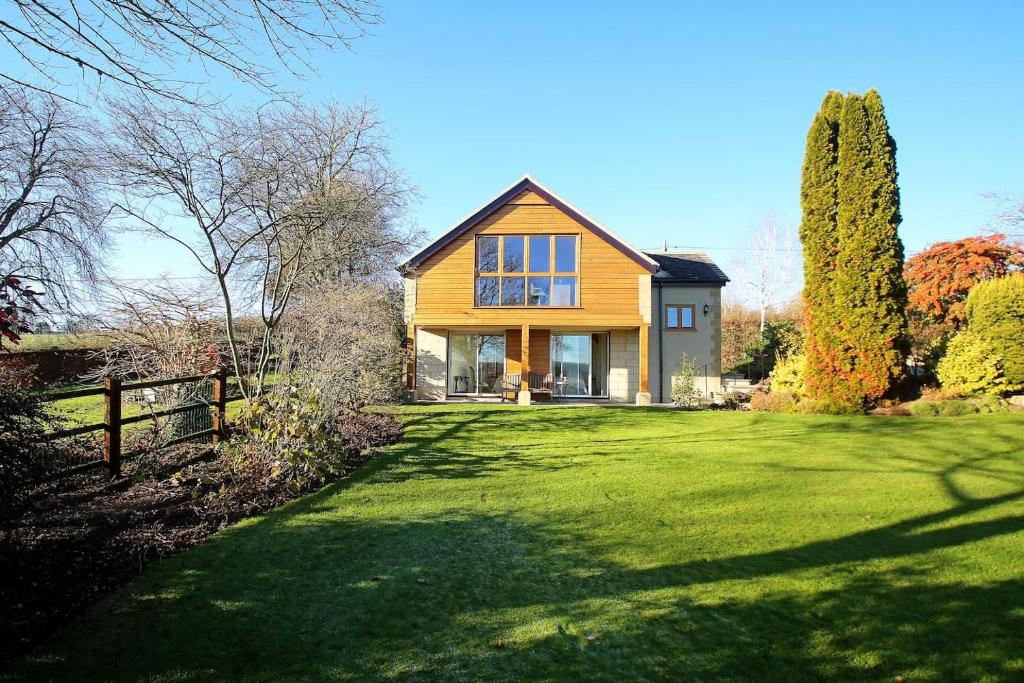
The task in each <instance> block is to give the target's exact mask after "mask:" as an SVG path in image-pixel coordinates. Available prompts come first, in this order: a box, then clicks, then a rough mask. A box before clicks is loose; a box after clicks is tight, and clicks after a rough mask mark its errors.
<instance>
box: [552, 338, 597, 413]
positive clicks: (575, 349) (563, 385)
mask: <svg viewBox="0 0 1024 683" xmlns="http://www.w3.org/2000/svg"><path fill="white" fill-rule="evenodd" d="M551 374H552V376H553V381H554V383H555V386H556V387H560V389H559V391H558V393H560V394H561V395H563V396H570V397H577V398H582V397H601V396H607V395H608V394H607V391H608V335H607V334H605V333H602V334H590V333H585V334H583V333H579V334H578V333H571V334H566V333H553V334H552V335H551Z"/></svg>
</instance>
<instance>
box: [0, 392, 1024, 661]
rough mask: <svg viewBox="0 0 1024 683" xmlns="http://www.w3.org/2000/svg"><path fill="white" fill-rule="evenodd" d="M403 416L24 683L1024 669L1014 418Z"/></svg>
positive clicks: (46, 653)
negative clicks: (308, 491) (381, 441)
mask: <svg viewBox="0 0 1024 683" xmlns="http://www.w3.org/2000/svg"><path fill="white" fill-rule="evenodd" d="M402 414H403V416H404V419H405V420H406V423H407V428H408V434H407V438H406V439H405V440H404V441H403V442H402V443H401V444H399V445H398V446H396V447H394V448H393V449H392V450H390V451H389V452H388V453H386V454H384V455H382V456H380V457H378V458H377V459H376V460H375V461H373V462H372V463H370V464H369V465H367V466H366V467H365V468H364V469H363V470H361V471H360V472H359V473H357V474H356V475H354V476H352V477H351V478H349V479H348V480H346V481H343V482H340V483H338V484H335V485H333V486H330V487H328V488H327V489H325V490H323V491H322V492H320V493H319V494H316V495H313V496H310V497H308V498H305V499H302V500H299V501H296V502H294V503H293V504H290V505H287V506H285V507H283V508H281V509H278V510H277V511H275V512H272V513H270V514H267V515H265V516H264V517H261V518H258V519H253V520H249V521H247V522H243V523H241V524H239V525H237V526H236V527H233V528H232V529H229V530H228V531H226V532H224V533H221V534H219V535H218V536H216V537H214V538H213V539H212V540H210V541H208V542H207V543H205V544H204V545H202V546H200V547H199V548H197V549H195V550H193V551H190V552H188V553H185V554H184V555H180V556H177V557H175V558H172V559H170V560H167V561H164V562H161V563H159V564H157V565H154V566H152V567H151V568H149V569H148V570H147V571H146V572H145V573H144V574H143V575H142V576H141V577H140V578H139V579H138V580H136V581H134V582H133V583H132V584H130V585H129V586H128V587H127V588H126V589H125V590H124V591H122V592H121V593H120V594H119V595H118V596H116V597H115V598H113V599H111V600H109V601H107V602H105V603H102V604H100V605H99V606H98V608H97V609H95V610H94V612H93V614H92V615H91V616H89V617H87V618H85V619H83V620H81V621H80V622H79V623H77V624H76V625H74V626H73V627H71V628H70V629H68V630H67V631H66V632H65V634H64V635H63V636H62V637H61V638H59V639H58V640H57V641H56V642H54V643H52V644H51V645H49V646H46V647H44V648H43V649H41V650H39V651H37V652H36V653H35V654H34V656H33V657H32V658H31V659H30V660H28V661H27V662H24V663H23V665H22V666H21V667H20V669H19V670H18V671H17V672H15V674H14V675H13V677H14V678H15V679H59V680H75V681H84V680H113V681H137V680H152V681H171V680H174V681H179V680H226V679H247V680H260V681H283V680H350V681H362V680H381V679H388V680H390V679H401V680H465V681H475V680H525V679H532V680H567V681H568V680H606V681H622V680H631V679H654V680H688V679H702V680H726V679H744V680H807V679H822V678H841V679H844V680H849V679H854V680H883V681H894V680H899V678H898V677H904V679H905V680H908V681H921V680H935V681H940V680H941V681H948V680H1011V679H1015V680H1020V679H1021V678H1024V417H1022V416H1020V415H986V416H969V417H960V418H905V417H821V416H799V415H767V414H751V413H680V412H671V411H666V410H659V409H653V408H652V409H639V408H567V407H562V408H531V409H520V408H517V407H504V408H499V407H490V408H479V407H460V406H441V407H415V408H408V409H404V410H403V412H402Z"/></svg>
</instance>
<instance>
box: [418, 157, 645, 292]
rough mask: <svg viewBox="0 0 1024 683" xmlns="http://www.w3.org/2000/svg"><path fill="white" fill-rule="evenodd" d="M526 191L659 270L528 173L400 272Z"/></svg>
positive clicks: (448, 232) (444, 235) (424, 248)
mask: <svg viewBox="0 0 1024 683" xmlns="http://www.w3.org/2000/svg"><path fill="white" fill-rule="evenodd" d="M526 190H530V191H532V192H535V193H536V194H538V195H540V196H541V197H543V198H544V200H545V201H546V202H548V203H549V204H551V205H552V206H554V207H555V208H557V209H559V210H560V211H562V212H563V213H565V214H566V215H568V216H569V217H570V218H572V219H573V220H574V221H576V222H577V223H579V224H580V225H582V226H584V227H585V228H588V229H589V230H591V231H592V232H594V233H595V234H596V235H597V236H598V237H600V238H602V239H603V240H605V241H606V242H608V243H609V244H611V245H612V246H614V247H615V248H616V249H618V250H619V251H621V252H622V253H623V254H625V255H626V256H628V257H629V258H631V259H633V260H634V261H636V262H637V263H638V264H640V265H641V266H643V267H644V268H646V269H647V270H649V271H650V272H651V273H654V272H655V271H656V270H658V264H657V262H656V261H655V260H654V259H652V258H650V257H649V256H648V255H647V254H645V253H643V252H642V251H640V250H639V249H637V248H636V247H634V246H633V245H631V244H629V243H628V242H626V240H624V239H622V238H621V237H619V236H618V235H616V234H615V233H614V232H612V231H611V230H609V229H608V228H606V227H604V226H603V225H601V224H600V223H598V222H597V221H595V220H594V219H593V218H590V217H589V216H587V215H586V214H585V213H583V212H582V211H580V210H579V209H577V208H576V207H574V206H573V205H572V204H570V203H569V202H567V201H565V200H564V199H562V198H561V197H559V196H558V195H556V194H555V193H554V192H552V191H551V190H549V189H547V188H546V187H544V186H543V185H541V184H540V183H538V182H537V181H536V180H534V179H533V178H531V177H530V176H528V175H524V176H523V177H522V178H521V179H520V180H518V181H517V182H515V183H513V184H512V185H511V186H510V187H509V188H508V189H506V190H504V191H503V192H501V193H500V194H499V195H498V196H497V197H495V198H494V199H492V200H491V201H489V202H487V203H486V204H484V205H483V206H481V207H480V208H479V209H477V210H476V211H474V212H473V213H471V214H470V215H469V216H467V217H466V218H464V219H462V220H461V221H459V222H458V223H456V224H455V225H453V226H452V227H451V228H449V229H448V230H446V231H445V232H444V233H442V234H441V236H440V237H437V238H436V239H434V240H432V241H430V242H429V243H428V244H427V245H426V246H424V247H423V248H422V249H420V250H419V251H417V252H416V253H415V254H413V255H412V256H410V257H409V259H408V260H407V261H406V262H405V263H403V264H402V265H400V266H399V267H398V271H399V272H401V273H405V272H407V271H409V270H411V269H413V268H415V267H416V266H418V265H420V264H421V263H423V262H424V261H426V260H427V259H428V258H430V257H431V256H432V255H433V254H435V253H437V251H438V250H440V249H441V248H442V247H444V246H445V245H446V244H448V243H449V242H451V241H452V240H454V239H455V238H456V237H458V236H459V235H461V234H463V233H464V232H466V231H467V230H470V229H471V228H473V226H475V225H477V224H478V223H480V221H482V220H484V219H485V218H487V217H488V216H489V215H491V214H492V213H494V211H496V210H497V209H498V208H500V207H501V206H502V205H504V204H507V203H508V202H509V201H511V200H512V199H513V198H515V197H516V196H517V195H519V194H520V193H522V192H524V191H526Z"/></svg>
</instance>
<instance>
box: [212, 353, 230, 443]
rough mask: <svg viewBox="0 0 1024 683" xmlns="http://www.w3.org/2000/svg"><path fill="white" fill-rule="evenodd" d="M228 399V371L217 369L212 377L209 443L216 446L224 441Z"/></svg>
mask: <svg viewBox="0 0 1024 683" xmlns="http://www.w3.org/2000/svg"><path fill="white" fill-rule="evenodd" d="M227 398H228V371H227V370H226V369H225V368H217V372H215V373H214V375H213V405H212V406H211V409H212V410H213V434H212V435H211V437H210V442H211V443H212V444H213V445H214V446H216V445H217V444H219V443H220V442H221V441H222V440H223V439H224V412H225V407H226V406H227Z"/></svg>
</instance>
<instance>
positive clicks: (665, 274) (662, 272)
mask: <svg viewBox="0 0 1024 683" xmlns="http://www.w3.org/2000/svg"><path fill="white" fill-rule="evenodd" d="M654 277H672V273H670V272H668V271H667V270H662V269H660V268H659V269H658V272H657V273H655V274H654Z"/></svg>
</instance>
